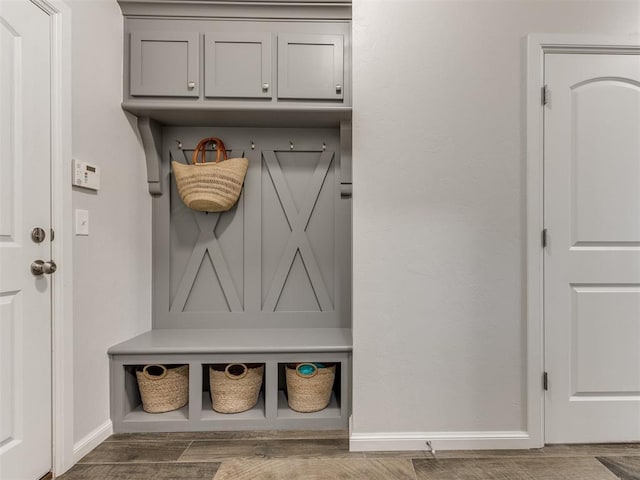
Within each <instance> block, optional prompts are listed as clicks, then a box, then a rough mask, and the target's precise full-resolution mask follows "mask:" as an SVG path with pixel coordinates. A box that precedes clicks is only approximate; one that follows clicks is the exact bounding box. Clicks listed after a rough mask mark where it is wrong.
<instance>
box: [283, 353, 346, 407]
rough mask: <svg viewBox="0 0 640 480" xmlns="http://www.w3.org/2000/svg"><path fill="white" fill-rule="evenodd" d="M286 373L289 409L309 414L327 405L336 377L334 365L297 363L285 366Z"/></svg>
mask: <svg viewBox="0 0 640 480" xmlns="http://www.w3.org/2000/svg"><path fill="white" fill-rule="evenodd" d="M286 372H287V374H286V378H287V397H288V403H289V408H291V409H292V410H295V411H296V412H302V413H309V412H318V411H320V410H323V409H324V408H326V407H327V405H329V402H330V401H331V390H332V388H333V381H334V380H335V377H336V366H335V364H334V365H323V364H317V363H299V364H297V365H296V364H293V365H287V367H286Z"/></svg>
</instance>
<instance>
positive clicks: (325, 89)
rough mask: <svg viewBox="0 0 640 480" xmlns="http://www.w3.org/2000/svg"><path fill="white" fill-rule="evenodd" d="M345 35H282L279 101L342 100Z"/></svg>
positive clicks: (280, 39)
mask: <svg viewBox="0 0 640 480" xmlns="http://www.w3.org/2000/svg"><path fill="white" fill-rule="evenodd" d="M344 91H345V84H344V38H343V37H342V35H300V34H281V35H278V98H298V99H314V100H341V99H342V98H343V97H344Z"/></svg>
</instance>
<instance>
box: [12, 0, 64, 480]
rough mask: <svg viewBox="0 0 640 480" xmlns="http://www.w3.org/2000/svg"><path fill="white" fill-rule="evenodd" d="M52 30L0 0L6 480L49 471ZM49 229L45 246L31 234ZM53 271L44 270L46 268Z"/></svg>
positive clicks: (41, 18) (40, 15)
mask: <svg viewBox="0 0 640 480" xmlns="http://www.w3.org/2000/svg"><path fill="white" fill-rule="evenodd" d="M50 57H51V25H50V17H49V15H48V14H47V13H45V12H44V11H42V10H41V9H40V8H38V7H37V6H36V5H34V4H33V3H31V2H29V1H26V0H23V1H15V0H1V1H0V478H2V479H3V480H23V479H28V480H34V479H38V478H40V477H42V476H43V475H45V474H46V473H47V472H49V471H50V470H51V450H52V448H51V425H52V424H51V393H52V391H51V290H52V281H53V278H52V277H51V275H50V274H43V275H38V276H36V275H34V274H33V273H32V272H31V269H30V265H31V263H32V262H33V261H34V260H43V261H45V262H47V261H49V260H51V256H50V255H51V243H50V241H51V227H50V223H51V222H50V218H51V185H50V184H51V171H50V170H51V133H50V132H51V83H50V82H51V80H50V79H51V58H50ZM35 227H40V228H42V229H43V232H44V234H45V237H44V240H43V241H41V242H40V243H38V242H36V241H34V240H33V239H32V236H31V232H32V230H33V229H34V228H35ZM48 265H49V264H47V265H44V266H43V267H44V269H47V267H48Z"/></svg>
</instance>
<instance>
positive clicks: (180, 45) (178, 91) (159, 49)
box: [129, 31, 200, 97]
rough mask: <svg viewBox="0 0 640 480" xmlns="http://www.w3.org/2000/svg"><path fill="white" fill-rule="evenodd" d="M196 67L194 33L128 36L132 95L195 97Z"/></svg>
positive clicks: (197, 90)
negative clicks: (129, 37)
mask: <svg viewBox="0 0 640 480" xmlns="http://www.w3.org/2000/svg"><path fill="white" fill-rule="evenodd" d="M199 65H200V39H199V35H198V33H197V32H190V31H184V32H178V31H134V32H132V33H131V40H130V80H129V81H130V88H131V95H134V96H175V97H198V96H199V95H200V88H199V75H200V69H199Z"/></svg>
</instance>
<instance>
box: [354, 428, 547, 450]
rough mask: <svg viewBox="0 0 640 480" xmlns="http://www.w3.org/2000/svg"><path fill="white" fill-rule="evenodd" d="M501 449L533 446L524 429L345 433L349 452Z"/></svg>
mask: <svg viewBox="0 0 640 480" xmlns="http://www.w3.org/2000/svg"><path fill="white" fill-rule="evenodd" d="M427 441H429V442H431V446H432V447H433V449H434V450H436V451H438V450H494V449H495V450H504V449H514V450H518V449H527V448H535V447H536V445H532V444H531V439H530V437H529V434H528V433H527V432H520V431H507V432H391V433H353V432H350V435H349V449H350V450H351V451H352V452H375V451H398V450H428V449H429V448H428V447H427Z"/></svg>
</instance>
